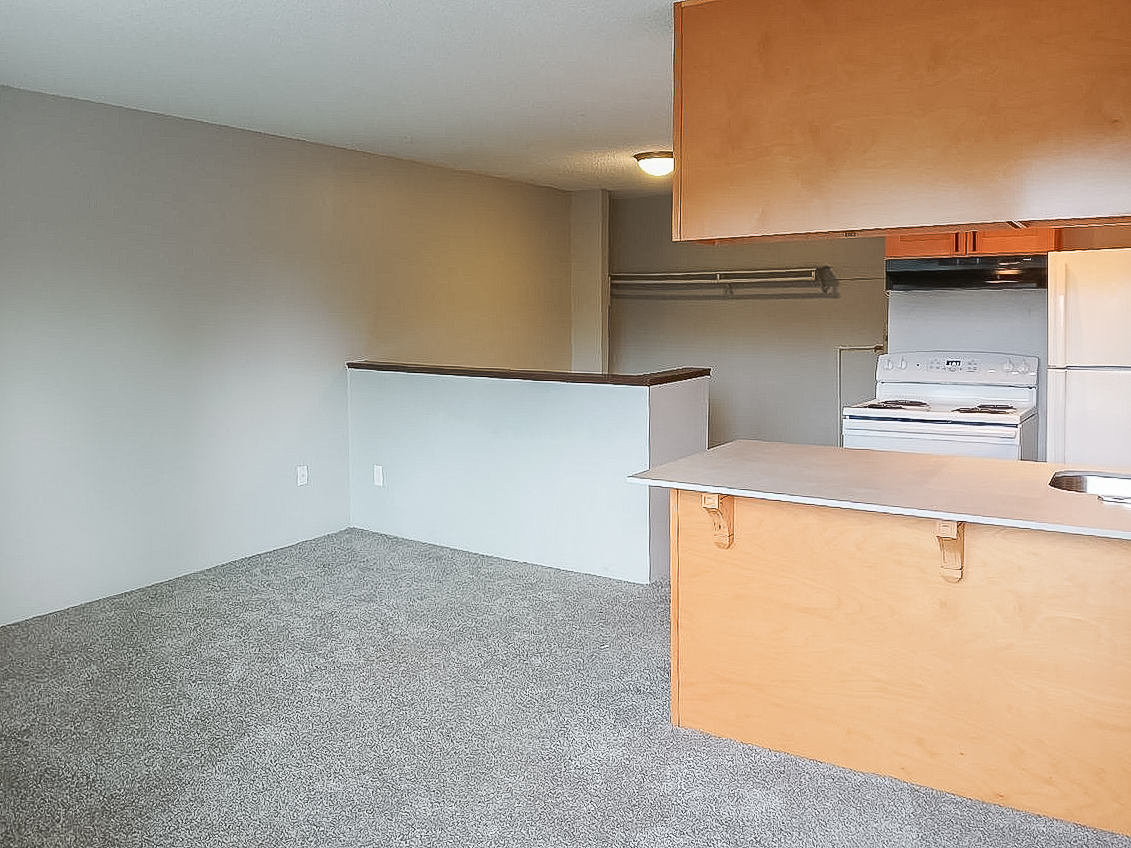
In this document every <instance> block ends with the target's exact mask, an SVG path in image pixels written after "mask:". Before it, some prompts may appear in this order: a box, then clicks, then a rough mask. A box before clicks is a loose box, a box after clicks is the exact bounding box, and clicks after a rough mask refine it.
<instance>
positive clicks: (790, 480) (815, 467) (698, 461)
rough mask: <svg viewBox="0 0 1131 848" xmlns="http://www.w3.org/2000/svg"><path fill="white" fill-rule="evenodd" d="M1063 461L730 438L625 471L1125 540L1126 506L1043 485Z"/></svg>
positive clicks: (691, 485) (681, 482)
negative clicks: (700, 450) (708, 447)
mask: <svg viewBox="0 0 1131 848" xmlns="http://www.w3.org/2000/svg"><path fill="white" fill-rule="evenodd" d="M1067 467H1068V466H1064V465H1055V464H1052V463H1046V462H1021V461H1015V460H1007V459H977V458H973V457H964V456H934V455H930V454H918V453H896V452H893V451H872V450H857V449H849V448H834V447H823V446H816V445H793V444H785V443H782V442H757V441H736V442H728V443H727V444H725V445H720V446H719V447H717V448H712V449H711V450H708V451H705V452H703V453H698V454H694V455H692V456H687V457H684V458H683V459H677V460H676V461H675V462H668V463H665V464H664V465H658V466H656V467H655V468H650V469H648V470H647V471H642V472H640V473H639V474H634V475H632V478H633V479H635V480H639V481H641V482H643V483H645V484H647V485H649V486H660V487H664V488H670V489H685V490H690V491H698V492H718V493H720V494H728V495H736V496H738V497H746V498H762V499H764V500H774V501H789V502H792V503H802V504H812V505H814V506H831V507H841V508H844V509H858V510H862V511H864V512H885V513H891V514H893V515H913V516H919V517H922V518H937V519H945V520H952V521H970V522H973V523H976V524H996V525H1001V526H1004V527H1020V528H1023V529H1029V530H1051V531H1055V532H1059V533H1074V534H1078V535H1084V536H1102V537H1107V538H1112V539H1131V509H1129V508H1127V507H1122V506H1117V505H1113V504H1106V503H1103V502H1102V501H1100V500H1099V498H1097V497H1095V496H1094V495H1087V494H1081V493H1077V492H1063V491H1060V490H1059V489H1053V488H1051V487H1050V486H1049V485H1048V481H1049V478H1050V477H1051V476H1052V474H1053V472H1054V471H1059V470H1060V469H1062V468H1067ZM1128 564H1129V565H1131V563H1128Z"/></svg>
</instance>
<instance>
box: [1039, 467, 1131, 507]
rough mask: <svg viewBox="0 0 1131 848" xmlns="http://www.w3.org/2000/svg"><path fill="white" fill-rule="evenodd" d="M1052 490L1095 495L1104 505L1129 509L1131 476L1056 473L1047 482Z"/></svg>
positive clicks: (1096, 473)
mask: <svg viewBox="0 0 1131 848" xmlns="http://www.w3.org/2000/svg"><path fill="white" fill-rule="evenodd" d="M1049 485H1050V486H1052V487H1053V488H1054V489H1063V490H1064V491H1066V492H1083V493H1084V494H1086V495H1095V496H1096V497H1098V498H1099V499H1100V500H1101V501H1104V502H1105V503H1112V504H1118V505H1120V506H1126V507H1131V474H1104V473H1102V472H1098V471H1057V472H1056V473H1055V474H1053V475H1052V479H1051V480H1049Z"/></svg>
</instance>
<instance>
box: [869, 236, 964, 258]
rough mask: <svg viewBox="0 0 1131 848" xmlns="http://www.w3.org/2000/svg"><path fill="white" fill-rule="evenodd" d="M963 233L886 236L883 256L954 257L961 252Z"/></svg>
mask: <svg viewBox="0 0 1131 848" xmlns="http://www.w3.org/2000/svg"><path fill="white" fill-rule="evenodd" d="M963 235H964V234H963V233H907V234H905V235H896V236H888V237H887V238H886V239H885V240H884V254H885V255H886V256H887V258H888V259H900V258H915V257H920V256H956V255H958V254H959V253H961V252H962V246H963V242H964V240H963V238H962V236H963Z"/></svg>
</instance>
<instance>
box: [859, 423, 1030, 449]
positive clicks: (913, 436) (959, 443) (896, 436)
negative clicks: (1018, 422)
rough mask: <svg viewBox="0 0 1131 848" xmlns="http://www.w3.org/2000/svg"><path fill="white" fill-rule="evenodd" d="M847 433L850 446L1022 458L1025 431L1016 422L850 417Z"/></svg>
mask: <svg viewBox="0 0 1131 848" xmlns="http://www.w3.org/2000/svg"><path fill="white" fill-rule="evenodd" d="M843 435H844V446H845V447H846V448H865V449H868V450H888V451H901V452H904V453H933V454H942V455H946V456H980V457H985V458H987V459H1021V431H1020V428H1019V427H1017V426H1015V425H1012V424H1001V425H999V424H952V423H948V422H935V421H898V422H895V421H884V420H882V419H876V418H868V419H863V418H848V417H846V418H845V419H844V426H843Z"/></svg>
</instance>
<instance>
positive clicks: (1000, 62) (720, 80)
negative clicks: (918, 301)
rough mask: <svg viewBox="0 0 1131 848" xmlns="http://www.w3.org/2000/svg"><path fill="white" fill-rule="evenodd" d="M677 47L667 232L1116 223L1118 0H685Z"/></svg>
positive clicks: (1130, 92) (1130, 23) (1129, 32)
mask: <svg viewBox="0 0 1131 848" xmlns="http://www.w3.org/2000/svg"><path fill="white" fill-rule="evenodd" d="M674 58H675V92H674V97H675V101H674V105H675V125H674V145H675V148H674V149H675V155H676V170H675V178H674V183H673V190H674V204H673V233H674V236H675V238H676V239H680V240H694V239H719V238H742V237H751V236H755V237H757V236H775V235H791V234H804V233H813V234H818V233H832V234H836V233H842V232H844V231H855V232H857V233H860V234H861V235H863V234H866V233H865V232H863V231H867V230H893V229H906V228H912V227H938V226H946V225H949V224H952V223H953V222H955V221H971V222H976V221H1018V222H1023V223H1026V224H1032V223H1034V222H1038V223H1039V222H1046V223H1047V224H1050V225H1051V224H1052V223H1053V222H1058V221H1070V220H1079V219H1089V218H1091V219H1096V218H1109V219H1110V218H1117V217H1128V216H1131V2H1128V0H1089V2H1087V3H1080V2H1079V0H995V2H993V3H986V2H983V0H948V2H946V3H908V2H907V0H869V2H868V3H860V2H858V0H804V1H803V2H799V0H687V2H684V3H680V4H677V5H676V10H675V55H674ZM1012 249H1013V248H1011V250H1012Z"/></svg>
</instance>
